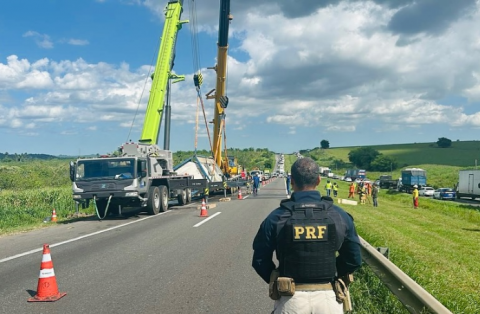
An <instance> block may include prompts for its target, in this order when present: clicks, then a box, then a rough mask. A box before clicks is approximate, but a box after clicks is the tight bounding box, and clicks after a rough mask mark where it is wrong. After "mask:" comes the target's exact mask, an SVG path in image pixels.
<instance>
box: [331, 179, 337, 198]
mask: <svg viewBox="0 0 480 314" xmlns="http://www.w3.org/2000/svg"><path fill="white" fill-rule="evenodd" d="M332 189H333V197H337V196H338V184H337V182H333V186H332Z"/></svg>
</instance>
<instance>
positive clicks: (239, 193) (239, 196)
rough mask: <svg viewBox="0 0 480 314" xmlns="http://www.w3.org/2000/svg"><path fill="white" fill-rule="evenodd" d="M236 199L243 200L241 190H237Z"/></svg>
mask: <svg viewBox="0 0 480 314" xmlns="http://www.w3.org/2000/svg"><path fill="white" fill-rule="evenodd" d="M238 199H239V200H243V198H242V189H241V188H239V189H238Z"/></svg>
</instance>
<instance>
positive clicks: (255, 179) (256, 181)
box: [253, 176, 260, 187]
mask: <svg viewBox="0 0 480 314" xmlns="http://www.w3.org/2000/svg"><path fill="white" fill-rule="evenodd" d="M259 185H260V177H259V176H254V177H253V186H255V187H258V186H259Z"/></svg>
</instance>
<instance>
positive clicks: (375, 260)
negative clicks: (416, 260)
mask: <svg viewBox="0 0 480 314" xmlns="http://www.w3.org/2000/svg"><path fill="white" fill-rule="evenodd" d="M360 244H361V248H362V259H363V260H364V262H365V263H367V264H368V266H370V268H371V269H372V271H373V272H374V273H375V274H376V275H377V276H378V278H379V279H380V280H381V281H382V282H383V283H384V284H385V285H386V286H387V287H388V288H389V289H390V291H392V293H393V294H395V295H396V296H397V298H398V300H399V301H400V302H401V303H402V304H403V305H404V306H405V308H406V309H407V310H408V311H409V312H410V313H414V314H420V313H422V311H423V310H425V309H429V310H430V311H431V312H432V313H438V314H452V312H450V310H448V309H447V308H446V307H445V306H443V304H441V303H440V302H438V300H437V299H435V298H434V297H433V296H432V295H431V294H430V293H428V292H427V291H426V290H425V289H423V288H422V287H421V286H420V285H419V284H417V283H416V282H415V281H414V280H413V279H411V278H410V277H408V276H407V275H406V274H405V273H404V272H402V270H401V269H400V268H398V267H397V266H395V264H393V263H392V262H390V261H389V260H388V259H387V258H386V257H385V256H383V254H382V253H380V252H379V251H378V250H377V249H376V248H375V247H373V246H371V245H370V244H369V243H368V242H367V241H365V240H364V239H363V238H362V237H360Z"/></svg>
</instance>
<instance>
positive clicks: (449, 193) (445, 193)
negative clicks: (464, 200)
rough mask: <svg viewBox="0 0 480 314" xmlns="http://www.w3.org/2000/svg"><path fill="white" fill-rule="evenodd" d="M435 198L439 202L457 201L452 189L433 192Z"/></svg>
mask: <svg viewBox="0 0 480 314" xmlns="http://www.w3.org/2000/svg"><path fill="white" fill-rule="evenodd" d="M433 198H436V199H439V200H452V201H453V200H454V199H455V190H454V189H451V188H440V189H437V190H435V192H433Z"/></svg>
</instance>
